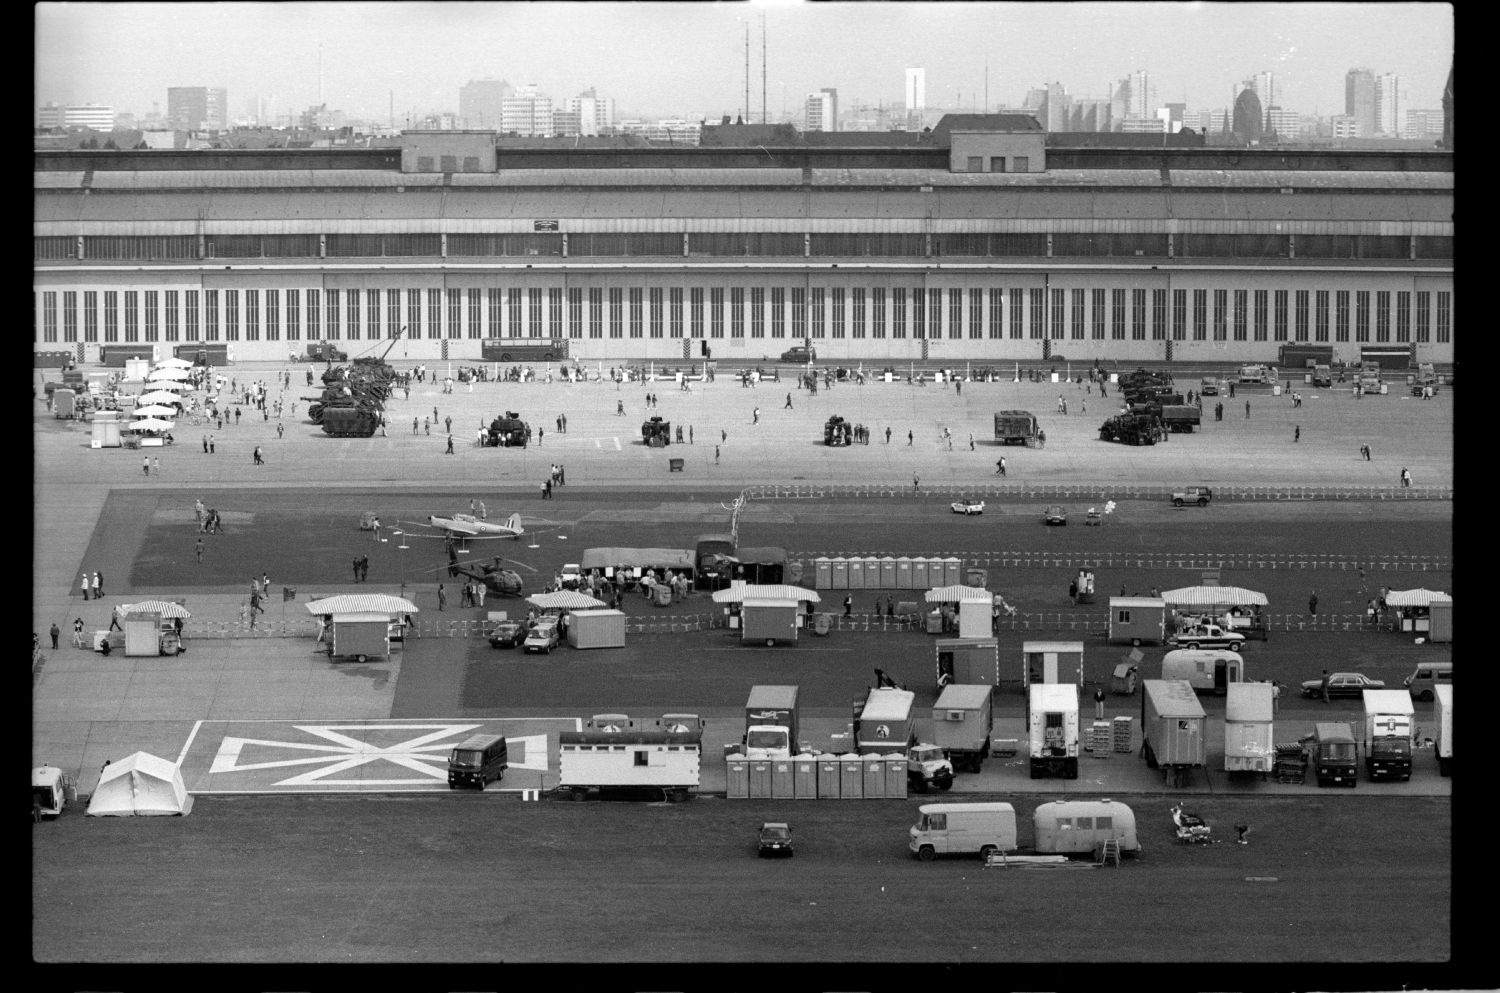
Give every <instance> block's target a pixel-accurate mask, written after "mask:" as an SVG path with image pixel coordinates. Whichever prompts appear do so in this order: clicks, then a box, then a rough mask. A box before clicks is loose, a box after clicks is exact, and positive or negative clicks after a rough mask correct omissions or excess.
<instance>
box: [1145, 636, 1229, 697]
mask: <svg viewBox="0 0 1500 993" xmlns="http://www.w3.org/2000/svg"><path fill="white" fill-rule="evenodd" d="M1161 678H1162V679H1185V680H1187V681H1188V682H1189V683H1191V684H1192V686H1193V689H1194V690H1196V691H1198V692H1199V693H1212V694H1214V695H1215V696H1223V695H1224V694H1225V693H1228V692H1229V684H1230V683H1243V682H1245V660H1244V658H1242V657H1241V656H1240V654H1239V653H1238V652H1231V651H1228V650H1227V649H1223V648H1216V649H1209V648H1200V649H1191V648H1180V649H1177V650H1176V651H1171V652H1168V653H1167V654H1166V655H1165V656H1163V657H1162V660H1161Z"/></svg>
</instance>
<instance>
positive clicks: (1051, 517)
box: [1042, 504, 1068, 525]
mask: <svg viewBox="0 0 1500 993" xmlns="http://www.w3.org/2000/svg"><path fill="white" fill-rule="evenodd" d="M1042 523H1043V524H1057V525H1065V524H1067V523H1068V512H1067V511H1066V510H1063V509H1062V508H1061V507H1059V506H1058V505H1057V504H1053V505H1052V506H1050V507H1048V508H1047V509H1046V510H1044V511H1042Z"/></svg>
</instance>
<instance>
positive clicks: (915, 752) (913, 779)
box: [854, 686, 953, 793]
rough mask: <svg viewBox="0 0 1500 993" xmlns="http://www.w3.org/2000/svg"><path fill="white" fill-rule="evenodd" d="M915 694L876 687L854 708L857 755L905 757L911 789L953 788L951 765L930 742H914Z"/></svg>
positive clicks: (915, 737)
mask: <svg viewBox="0 0 1500 993" xmlns="http://www.w3.org/2000/svg"><path fill="white" fill-rule="evenodd" d="M916 697H917V695H916V694H915V693H913V692H911V691H910V690H902V689H896V688H894V687H889V686H877V687H875V688H874V689H872V690H870V692H869V693H868V694H867V695H866V696H865V699H864V700H863V701H861V702H860V703H859V704H858V705H857V707H856V711H855V712H856V716H855V718H854V743H855V750H856V751H858V752H859V754H861V755H893V754H899V755H905V756H906V779H907V782H908V784H909V785H910V786H911V788H912V789H913V790H915V791H916V792H918V793H925V792H926V791H927V790H928V789H929V788H932V787H936V788H937V789H940V790H946V789H950V788H952V786H953V764H952V763H951V762H949V761H948V759H947V758H946V757H944V755H943V750H942V749H941V748H939V747H938V746H936V745H934V744H931V743H930V742H923V743H921V744H919V743H918V742H917V731H916V724H917V722H916V715H915V713H914V712H913V708H914V704H915V702H916Z"/></svg>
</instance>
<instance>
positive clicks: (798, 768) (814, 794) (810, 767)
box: [792, 752, 818, 800]
mask: <svg viewBox="0 0 1500 993" xmlns="http://www.w3.org/2000/svg"><path fill="white" fill-rule="evenodd" d="M792 797H793V798H794V799H797V800H816V799H817V798H818V760H817V758H816V757H814V756H812V755H809V754H807V753H806V752H802V753H800V754H798V755H793V756H792Z"/></svg>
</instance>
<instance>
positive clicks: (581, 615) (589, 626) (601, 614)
mask: <svg viewBox="0 0 1500 993" xmlns="http://www.w3.org/2000/svg"><path fill="white" fill-rule="evenodd" d="M568 646H569V647H570V648H624V647H625V613H624V611H620V610H608V609H604V608H599V609H594V610H570V611H568Z"/></svg>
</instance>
